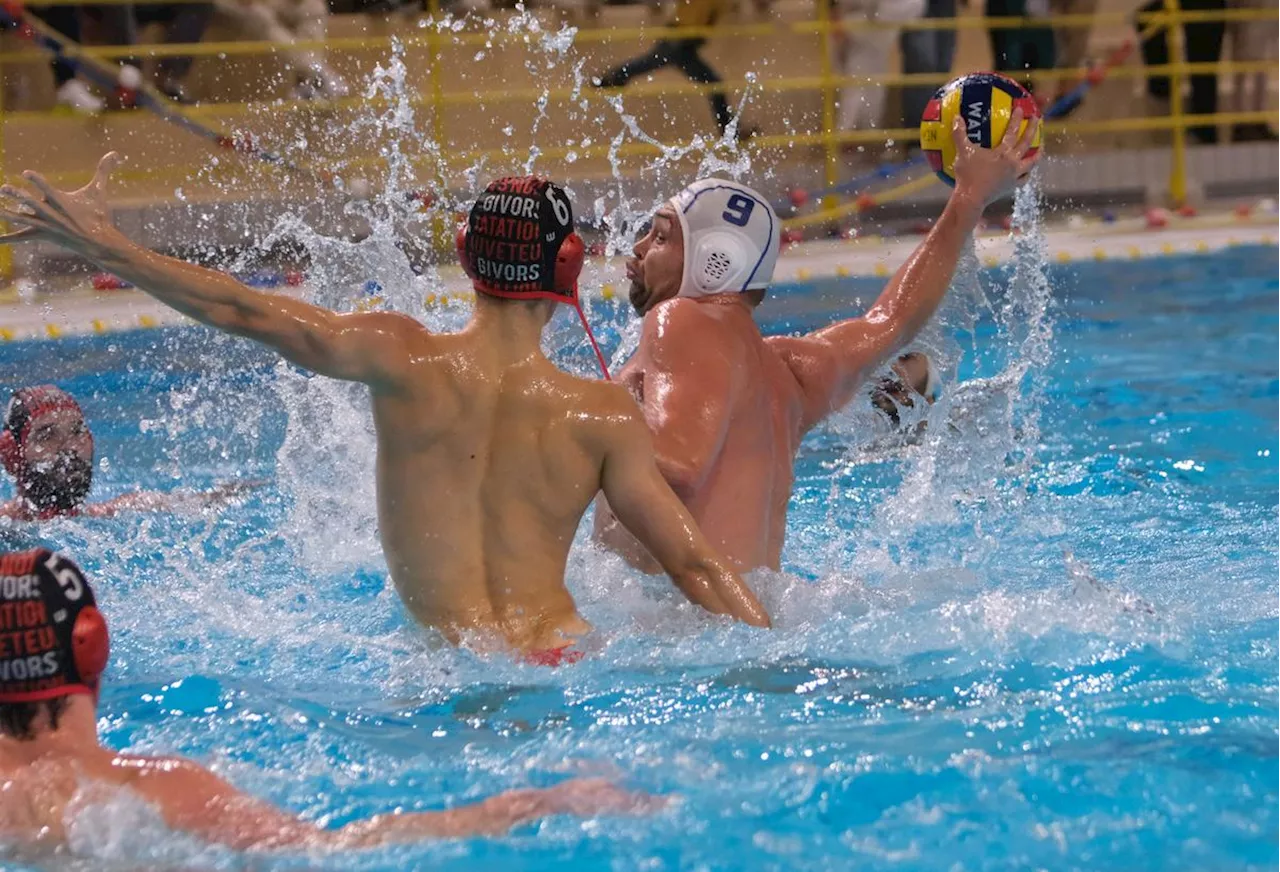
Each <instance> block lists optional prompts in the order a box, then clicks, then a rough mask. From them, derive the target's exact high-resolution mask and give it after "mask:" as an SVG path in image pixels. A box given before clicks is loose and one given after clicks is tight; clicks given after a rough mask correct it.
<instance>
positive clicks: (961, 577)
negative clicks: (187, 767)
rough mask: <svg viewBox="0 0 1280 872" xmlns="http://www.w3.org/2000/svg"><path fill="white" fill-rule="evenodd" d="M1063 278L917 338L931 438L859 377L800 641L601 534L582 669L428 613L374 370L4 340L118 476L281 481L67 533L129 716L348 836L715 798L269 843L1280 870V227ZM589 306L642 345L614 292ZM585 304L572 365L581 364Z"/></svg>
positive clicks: (830, 474)
mask: <svg viewBox="0 0 1280 872" xmlns="http://www.w3.org/2000/svg"><path fill="white" fill-rule="evenodd" d="M1035 273H1036V270H1035V269H1028V268H1026V266H1025V264H1024V270H1023V272H1021V273H1019V274H1017V275H1014V274H1013V273H1012V272H1011V271H1010V270H1001V271H996V272H989V273H986V274H984V276H983V277H982V279H981V282H980V283H979V282H976V281H975V280H974V278H973V277H972V276H970V277H969V278H968V279H966V280H962V281H961V282H960V283H959V286H958V287H957V289H956V292H955V293H954V294H953V299H952V301H951V302H950V303H949V304H948V308H947V310H946V312H945V313H944V316H943V319H942V325H943V326H942V327H940V328H937V329H935V330H933V331H932V332H931V333H930V334H929V335H927V336H926V337H925V338H924V340H923V343H924V344H925V345H926V346H927V347H929V348H931V349H932V350H934V352H935V353H936V354H937V355H938V356H939V357H940V359H942V360H943V361H944V363H945V364H946V365H947V368H948V369H949V370H950V371H951V372H952V373H956V372H958V374H959V376H960V378H961V380H962V381H961V384H960V385H959V386H956V385H955V384H954V383H951V384H949V385H948V388H947V390H946V392H945V393H944V395H943V398H942V400H941V401H940V402H939V403H938V405H937V406H935V407H934V408H933V409H931V410H930V411H929V414H928V419H929V427H928V430H927V431H926V432H925V435H924V437H923V439H922V440H921V441H920V444H918V445H914V446H904V445H901V444H898V443H897V442H895V441H894V440H893V439H892V438H891V437H890V436H889V434H886V433H885V432H883V430H882V429H881V425H880V424H879V423H878V422H877V420H876V419H875V417H874V416H873V415H872V414H871V413H870V412H869V411H868V410H867V408H866V403H865V398H864V399H859V400H858V401H856V402H855V403H854V404H853V406H852V407H851V408H850V409H849V410H848V411H846V412H845V413H843V414H841V415H840V416H837V418H836V419H834V420H833V421H832V422H831V423H830V424H829V425H828V426H825V427H823V428H822V429H821V430H819V431H818V432H816V433H815V434H813V435H812V436H811V437H810V438H809V439H808V441H807V442H806V443H805V446H804V448H803V450H802V453H801V457H800V461H799V468H798V482H797V488H796V494H795V498H794V500H793V504H792V513H791V517H790V524H789V538H788V546H787V551H786V555H785V569H786V571H785V572H784V573H782V574H779V575H770V574H764V575H761V576H760V577H757V578H755V579H754V581H755V584H756V585H757V587H758V588H759V589H760V590H761V592H762V595H763V597H764V598H765V600H766V602H767V603H768V605H769V606H770V607H771V609H772V610H773V611H774V613H775V614H776V615H777V616H778V624H779V626H778V628H777V629H776V630H775V631H773V632H761V631H756V630H751V629H748V628H743V627H734V626H727V625H725V624H722V623H718V622H714V621H710V620H704V619H703V618H702V617H701V616H699V615H697V614H695V613H694V612H693V611H692V610H691V609H690V608H689V607H687V606H684V605H682V604H681V603H679V602H678V601H677V600H676V598H675V597H673V596H672V594H671V592H670V591H669V590H668V589H667V588H666V586H665V585H664V584H663V583H662V582H661V581H660V580H659V579H641V578H639V577H637V576H636V575H635V574H634V573H631V572H629V571H627V570H625V569H623V568H622V567H621V566H620V565H619V563H618V561H616V560H615V559H613V558H611V557H608V556H605V555H602V554H600V553H598V552H596V551H595V550H594V549H593V548H592V547H591V546H590V545H589V543H587V541H586V540H585V537H583V536H580V542H579V544H578V546H577V548H576V550H575V553H574V556H573V558H572V559H571V565H570V578H569V581H570V587H571V589H572V590H573V591H574V593H575V595H576V596H577V597H578V598H579V600H580V603H581V605H582V609H583V611H584V613H585V615H586V616H587V617H588V619H589V620H591V621H592V622H593V623H595V624H596V625H597V627H598V628H599V630H600V632H599V634H598V635H599V645H600V648H601V650H599V651H598V652H597V653H596V654H595V655H594V656H592V657H591V658H589V659H588V660H587V661H585V662H583V663H581V664H578V665H575V666H572V667H569V668H564V669H560V670H554V671H553V670H547V669H538V668H533V667H526V666H518V665H514V664H512V663H510V662H507V661H505V660H503V659H501V658H497V659H485V658H481V657H478V656H476V655H473V654H470V653H467V652H460V651H454V650H448V649H440V648H438V647H437V646H436V645H435V644H433V641H432V640H431V639H430V638H428V637H427V636H426V635H425V634H423V633H422V632H420V631H418V630H417V629H415V628H414V627H412V626H411V625H409V624H407V623H406V620H405V616H404V613H403V612H402V610H401V608H400V606H399V604H398V601H397V599H396V597H395V595H394V593H393V592H392V591H390V590H389V589H388V588H387V585H386V579H385V572H384V568H383V565H382V562H381V558H380V555H379V552H378V548H377V543H376V540H375V538H374V526H373V508H372V485H371V483H370V481H369V479H368V471H369V470H370V469H371V442H370V437H369V422H368V420H367V416H366V415H365V412H364V409H363V406H362V403H363V400H362V397H361V394H360V391H359V390H358V389H349V388H348V387H347V386H342V385H336V384H334V383H331V382H324V381H323V380H308V379H305V378H303V377H302V376H301V375H300V374H298V373H297V372H296V371H295V370H292V369H291V368H288V367H286V366H283V365H278V364H276V363H275V362H274V361H273V360H272V359H271V358H270V357H269V356H268V355H267V354H265V353H263V352H261V351H259V350H257V349H255V348H253V347H252V346H250V345H248V344H246V343H243V342H240V341H238V340H230V339H225V338H221V337H216V336H213V335H212V334H210V333H207V332H204V331H199V330H193V329H191V330H167V331H151V332H140V333H135V334H129V335H119V336H113V337H108V338H92V339H69V340H65V341H62V342H59V343H57V344H48V343H13V344H8V345H4V346H2V347H0V388H3V389H4V390H5V391H7V390H8V389H9V388H11V387H13V386H16V385H18V384H21V383H27V382H31V381H33V380H40V381H56V382H58V383H59V384H61V385H63V386H65V387H67V388H69V389H70V390H72V391H73V392H74V393H76V394H77V395H78V396H80V397H81V398H82V400H83V403H84V406H85V409H86V412H87V414H88V417H89V419H90V421H91V424H92V426H93V428H94V431H95V433H96V435H97V440H98V441H97V445H98V452H99V457H100V458H101V464H100V468H99V469H98V471H97V480H96V483H95V496H96V497H98V498H106V497H109V496H111V495H114V494H116V493H120V492H124V491H126V490H131V489H134V488H137V487H146V488H158V489H163V490H172V489H178V488H196V487H204V486H207V485H210V484H212V483H214V482H217V481H222V480H227V479H233V478H258V477H261V478H265V479H267V480H268V483H267V484H266V486H264V487H263V488H262V489H261V490H259V491H257V492H256V493H255V494H254V496H253V498H252V499H250V500H249V501H247V502H246V503H245V504H244V505H240V506H234V507H231V508H228V509H225V510H219V511H217V512H210V513H207V514H203V515H202V514H200V513H186V514H164V513H157V514H149V515H133V516H129V517H122V518H118V519H114V520H100V521H83V520H77V521H63V522H58V523H55V524H51V525H49V526H47V527H45V528H44V529H43V530H42V531H41V535H42V536H43V537H44V539H45V540H47V541H49V542H52V543H55V544H57V545H59V546H61V547H64V548H66V549H67V550H68V551H70V552H72V553H73V554H74V555H76V556H77V557H78V558H80V559H81V561H82V563H83V564H84V566H85V567H86V569H87V570H88V571H89V572H90V573H91V577H92V578H93V580H94V581H95V582H96V583H97V587H98V590H99V595H100V597H101V598H102V600H103V601H104V602H105V607H106V610H107V614H108V617H109V619H110V621H111V626H112V629H113V631H114V651H113V664H112V667H111V672H110V674H109V678H108V685H107V690H106V692H105V694H104V697H103V701H102V712H101V713H102V720H101V731H102V735H103V738H104V740H105V741H106V742H107V743H108V744H110V745H112V746H113V747H118V748H125V749H129V750H132V751H137V752H152V751H154V752H177V753H182V754H186V755H190V756H192V757H195V758H197V759H199V760H201V761H205V762H208V763H210V764H212V765H213V766H214V767H215V768H216V769H217V770H218V771H219V772H221V773H222V774H224V775H225V776H226V777H228V778H229V779H231V780H232V781H233V782H235V783H236V784H238V785H240V786H242V787H243V788H245V789H247V790H249V791H252V792H254V793H256V794H259V795H261V796H264V797H267V798H269V799H271V800H272V801H274V802H276V803H278V804H280V805H282V806H285V807H287V808H289V809H292V810H294V811H296V812H297V813H299V814H302V815H304V816H306V817H308V818H310V819H313V820H317V821H321V822H324V823H326V824H332V825H336V824H340V823H342V822H345V821H348V820H351V819H353V818H355V817H358V816H364V815H368V814H372V813H376V812H384V811H388V810H391V809H395V808H404V809H430V808H439V807H443V806H446V805H448V804H452V803H457V802H462V801H467V800H472V799H477V798H480V797H483V796H485V795H488V794H491V793H493V792H497V791H499V790H502V789H505V788H509V787H514V786H525V785H543V784H550V783H554V782H555V781H557V780H560V779H562V778H564V777H566V776H568V775H571V774H594V775H605V776H607V777H612V778H616V779H618V780H620V781H622V782H624V783H626V784H628V785H633V786H636V787H641V788H645V789H648V790H652V791H655V792H660V793H670V794H676V795H679V796H680V797H681V798H682V801H681V803H680V804H679V805H678V806H677V807H675V808H674V809H672V810H670V811H666V812H663V813H661V814H660V815H658V816H657V817H654V818H650V819H610V818H604V819H600V820H594V821H589V822H585V823H584V822H582V821H578V820H572V819H568V818H557V819H552V820H549V821H547V822H545V823H543V824H540V825H537V826H532V825H531V826H526V827H523V828H521V829H519V830H517V831H515V832H514V833H513V834H511V835H510V836H509V837H507V838H502V839H493V840H472V841H454V842H438V843H429V844H420V845H413V846H405V847H398V848H394V849H387V850H384V851H376V852H368V853H363V854H357V855H347V856H343V857H332V856H331V857H323V856H315V857H304V856H293V857H279V858H272V859H271V860H270V861H269V862H268V861H265V860H264V861H262V862H261V863H258V862H255V863H254V868H269V867H270V868H275V867H278V868H361V869H407V868H428V867H430V868H445V869H468V870H472V869H489V868H501V869H504V870H517V869H550V868H563V867H564V864H566V863H571V864H573V865H572V868H579V869H612V870H630V869H646V870H674V869H706V870H735V869H778V870H793V869H859V870H876V869H927V870H935V869H963V870H977V869H1033V868H1044V869H1088V870H1101V869H1116V870H1131V869H1155V868H1159V869H1195V870H1201V869H1215V870H1226V869H1273V868H1275V867H1276V866H1277V861H1278V859H1280V858H1278V855H1277V827H1278V826H1280V816H1278V812H1277V805H1278V801H1277V795H1278V793H1280V789H1278V785H1277V763H1278V758H1277V735H1278V730H1280V721H1278V718H1277V704H1278V691H1277V654H1278V648H1277V597H1278V596H1280V591H1278V584H1277V576H1278V574H1280V567H1278V565H1277V537H1278V536H1280V526H1278V524H1277V502H1278V501H1277V476H1278V467H1277V457H1280V451H1278V447H1280V446H1278V445H1277V371H1276V361H1277V353H1278V352H1277V283H1276V275H1277V252H1276V249H1275V248H1273V247H1246V248H1239V249H1234V250H1230V251H1226V252H1223V253H1218V254H1213V255H1202V256H1195V257H1170V258H1162V259H1156V260H1145V261H1141V262H1133V263H1108V264H1092V263H1089V264H1082V265H1076V266H1072V267H1069V268H1065V267H1064V268H1057V269H1052V270H1049V271H1048V279H1049V282H1048V287H1049V288H1051V289H1052V291H1051V293H1049V292H1048V290H1047V289H1046V288H1045V287H1044V286H1042V285H1037V284H1036V275H1035ZM880 284H881V283H880V282H871V281H858V280H845V281H841V282H829V283H825V284H821V285H816V286H808V287H791V288H781V289H779V290H778V292H777V293H776V294H775V295H774V297H773V298H772V299H771V300H770V301H769V303H768V304H767V306H766V307H764V308H763V309H762V310H761V317H762V320H763V321H764V322H765V324H766V329H767V330H768V331H771V332H781V331H791V330H798V329H805V328H808V327H813V326H817V325H820V324H825V323H827V322H829V321H830V320H831V319H833V318H835V317H837V316H840V315H847V314H850V313H852V312H855V311H857V307H858V306H859V305H860V304H865V303H866V302H867V301H868V300H869V299H870V298H871V297H872V296H873V295H874V293H875V292H876V290H877V289H878V287H879V285H880ZM433 317H434V318H436V322H435V323H441V324H444V323H450V319H452V320H453V321H456V320H457V318H458V317H460V316H458V315H456V314H455V315H449V316H444V315H441V316H433ZM592 317H593V320H596V321H598V322H604V321H609V322H610V323H611V324H612V325H613V327H614V328H616V329H610V328H608V327H606V329H604V330H603V333H604V334H605V338H606V342H607V344H608V345H609V346H610V347H615V346H616V345H617V343H618V342H619V341H628V339H631V340H633V339H634V334H633V333H629V332H628V331H627V330H626V329H625V327H624V325H625V324H626V322H627V321H628V320H629V319H628V316H627V313H625V312H624V311H622V310H621V309H620V308H618V309H616V310H614V309H610V308H609V307H606V306H602V305H597V306H596V308H595V310H594V311H593V313H592ZM574 329H575V328H574V327H573V325H572V324H571V322H570V321H568V320H565V321H564V322H563V323H562V324H558V326H557V335H558V336H560V337H562V338H563V339H565V341H568V342H570V343H571V344H572V345H573V348H572V349H571V350H570V351H569V352H566V353H564V354H562V355H561V359H562V360H563V361H564V363H565V365H567V366H569V367H570V368H574V369H578V370H580V371H582V372H589V368H590V358H589V357H588V356H587V351H586V349H585V346H583V345H582V344H581V342H580V340H579V339H578V337H577V334H576V333H575V332H573V331H574ZM953 377H954V376H953ZM6 493H7V492H6ZM33 535H34V534H33V532H32V531H31V530H30V529H28V528H24V527H10V528H7V529H6V528H0V539H6V540H8V541H9V542H10V543H12V544H25V543H27V542H28V541H30V539H31V538H32V536H33ZM74 832H75V839H76V847H77V850H78V851H80V852H81V853H83V854H85V855H88V856H90V857H92V858H94V859H93V860H92V861H91V862H90V863H89V868H98V867H99V866H100V865H101V864H102V863H103V861H105V860H107V859H113V860H118V861H120V862H121V863H122V864H123V865H124V866H125V867H127V866H128V865H130V864H137V865H141V866H149V865H151V864H155V863H161V862H172V863H177V864H184V865H186V866H196V867H203V866H214V867H223V868H243V867H244V863H243V861H242V860H241V859H239V858H236V857H233V856H231V855H229V854H226V853H223V852H220V851H218V850H215V849H210V848H207V847H203V846H200V845H197V844H195V843H193V842H190V841H188V840H185V839H183V838H181V837H178V836H175V835H172V834H169V833H166V832H165V831H164V829H163V827H161V826H160V825H159V824H158V823H157V822H156V821H155V820H154V819H153V818H152V817H151V816H149V815H148V813H147V812H146V811H145V809H140V808H137V807H134V806H132V805H130V804H129V803H128V802H122V803H117V804H113V805H111V806H108V807H103V808H101V809H97V810H95V811H94V812H93V813H92V814H86V815H85V816H84V817H83V819H81V820H80V821H78V822H77V825H76V827H75V829H74Z"/></svg>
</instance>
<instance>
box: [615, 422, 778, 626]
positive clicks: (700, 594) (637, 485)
mask: <svg viewBox="0 0 1280 872" xmlns="http://www.w3.org/2000/svg"><path fill="white" fill-rule="evenodd" d="M601 488H602V490H603V491H604V495H605V499H607V500H608V501H609V506H610V507H611V508H612V509H613V512H614V514H615V515H616V516H617V518H618V520H619V521H621V522H622V525H623V526H624V527H626V528H627V529H628V530H629V531H630V532H631V534H632V535H634V536H635V537H636V539H637V540H639V542H640V544H642V545H644V546H645V548H647V549H648V550H649V553H650V554H652V555H653V557H654V559H656V560H657V561H658V563H659V564H661V565H662V568H663V570H665V571H666V573H667V574H668V575H669V576H670V577H671V581H672V582H673V583H674V584H675V586H676V587H677V588H679V589H680V591H681V593H683V594H684V595H685V596H686V597H688V599H689V601H690V602H692V603H694V604H695V605H699V606H701V607H702V608H704V609H706V610H707V611H709V612H712V613H714V614H722V615H723V614H727V615H731V616H732V617H734V618H736V619H738V620H739V621H743V622H745V623H748V624H751V625H752V626H755V627H768V626H769V615H768V613H767V612H765V610H764V606H762V605H761V604H760V601H759V600H758V599H757V598H756V595H755V594H754V593H753V592H752V591H751V588H749V587H748V586H747V584H746V582H744V581H743V580H742V579H741V578H740V577H739V576H738V574H737V573H736V572H734V571H733V570H732V569H731V568H730V567H729V565H728V564H726V563H725V562H724V561H723V560H722V559H721V558H720V556H719V555H717V554H716V553H715V552H714V551H713V550H712V548H711V546H710V544H709V543H708V542H707V540H706V538H705V537H704V536H703V535H702V531H701V530H699V529H698V526H697V524H696V523H694V520H693V516H692V515H690V514H689V510H688V509H687V508H685V506H684V503H682V502H680V499H679V498H678V497H677V496H676V495H675V493H674V492H673V491H672V489H671V487H670V486H669V485H668V484H667V482H666V480H665V479H664V477H663V475H662V473H661V472H659V470H658V466H657V464H656V463H655V462H654V459H653V452H652V439H651V437H650V435H649V431H648V428H647V427H646V426H645V424H644V422H643V421H641V420H640V418H639V417H638V416H637V415H636V414H635V412H634V411H630V410H628V412H626V413H624V415H622V416H620V424H619V426H618V429H617V432H616V433H615V439H614V444H613V445H611V446H610V450H609V451H608V453H607V455H606V457H605V464H604V475H603V476H602V480H601Z"/></svg>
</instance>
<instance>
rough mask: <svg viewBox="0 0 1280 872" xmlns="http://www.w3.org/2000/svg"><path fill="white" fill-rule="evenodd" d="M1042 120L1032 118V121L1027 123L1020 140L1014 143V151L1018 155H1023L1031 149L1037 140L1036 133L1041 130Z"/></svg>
mask: <svg viewBox="0 0 1280 872" xmlns="http://www.w3.org/2000/svg"><path fill="white" fill-rule="evenodd" d="M1040 124H1041V120H1040V119H1039V118H1032V119H1031V123H1030V124H1028V125H1027V129H1026V130H1024V131H1022V135H1021V136H1019V137H1018V141H1017V142H1016V143H1014V146H1013V153H1014V154H1016V155H1017V156H1018V157H1020V158H1021V157H1022V156H1023V155H1025V154H1026V153H1027V152H1028V151H1030V150H1031V144H1032V143H1033V142H1035V141H1036V134H1037V133H1038V132H1039V130H1040Z"/></svg>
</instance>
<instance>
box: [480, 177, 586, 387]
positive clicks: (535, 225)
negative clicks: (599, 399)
mask: <svg viewBox="0 0 1280 872" xmlns="http://www.w3.org/2000/svg"><path fill="white" fill-rule="evenodd" d="M455 242H456V244H457V247H458V259H459V260H460V261H461V262H462V269H463V270H464V271H465V272H466V274H467V275H468V276H470V277H471V283H472V285H473V286H474V287H475V289H476V291H477V292H479V293H482V294H488V295H489V296H493V297H503V298H505V299H509V300H537V299H547V300H556V301H558V302H561V303H568V304H570V305H571V306H573V307H574V308H575V309H576V310H577V312H578V318H579V319H581V321H582V327H583V329H585V330H586V331H587V338H588V339H589V340H591V347H592V349H593V350H594V351H595V353H596V360H598V361H599V362H600V369H601V370H603V371H604V377H605V378H606V379H607V378H609V367H608V365H607V364H606V363H605V359H604V355H603V354H602V353H601V351H600V346H599V345H597V344H596V338H595V336H594V335H593V334H592V332H591V325H589V324H588V323H587V316H586V315H585V314H584V313H583V311H582V305H581V304H580V303H579V301H578V276H579V275H580V274H581V273H582V262H583V259H584V258H585V257H586V247H585V246H584V245H583V244H582V237H580V236H579V235H578V234H577V233H575V232H574V226H573V204H572V203H570V202H569V195H568V194H567V193H566V192H565V190H564V188H562V187H560V186H559V185H557V184H554V183H553V182H549V181H547V180H546V179H542V178H539V177H537V176H508V177H506V178H502V179H498V180H497V181H496V182H491V183H490V184H489V187H487V188H485V189H484V193H483V194H481V195H480V196H479V197H478V198H477V199H476V202H475V204H474V205H473V206H472V207H471V214H470V215H469V216H468V217H467V223H466V224H464V225H462V226H461V227H459V228H458V235H457V238H456V240H455Z"/></svg>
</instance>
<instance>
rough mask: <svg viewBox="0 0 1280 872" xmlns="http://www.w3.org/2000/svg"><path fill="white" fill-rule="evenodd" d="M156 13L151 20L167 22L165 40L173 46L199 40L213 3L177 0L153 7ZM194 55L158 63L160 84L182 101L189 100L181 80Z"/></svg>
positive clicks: (172, 96)
mask: <svg viewBox="0 0 1280 872" xmlns="http://www.w3.org/2000/svg"><path fill="white" fill-rule="evenodd" d="M151 9H153V10H154V13H150V14H149V15H148V20H162V21H168V26H167V27H166V28H165V37H164V41H165V42H166V43H169V44H171V45H182V44H185V43H195V42H199V41H200V40H201V38H203V37H204V31H205V28H207V27H208V26H209V20H210V19H212V18H213V4H212V3H177V4H174V5H172V6H155V7H151ZM194 62H195V58H193V57H191V56H190V55H183V56H182V57H167V58H163V59H161V61H160V62H159V63H158V64H156V78H157V80H158V85H157V86H158V87H159V88H160V90H161V91H163V92H164V94H165V96H167V97H169V98H170V99H171V100H176V101H178V102H179V103H190V102H191V98H190V97H189V96H188V94H187V91H186V89H185V88H184V87H183V85H182V82H183V80H184V79H185V78H186V77H187V73H189V72H190V71H191V65H192V63H194Z"/></svg>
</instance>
